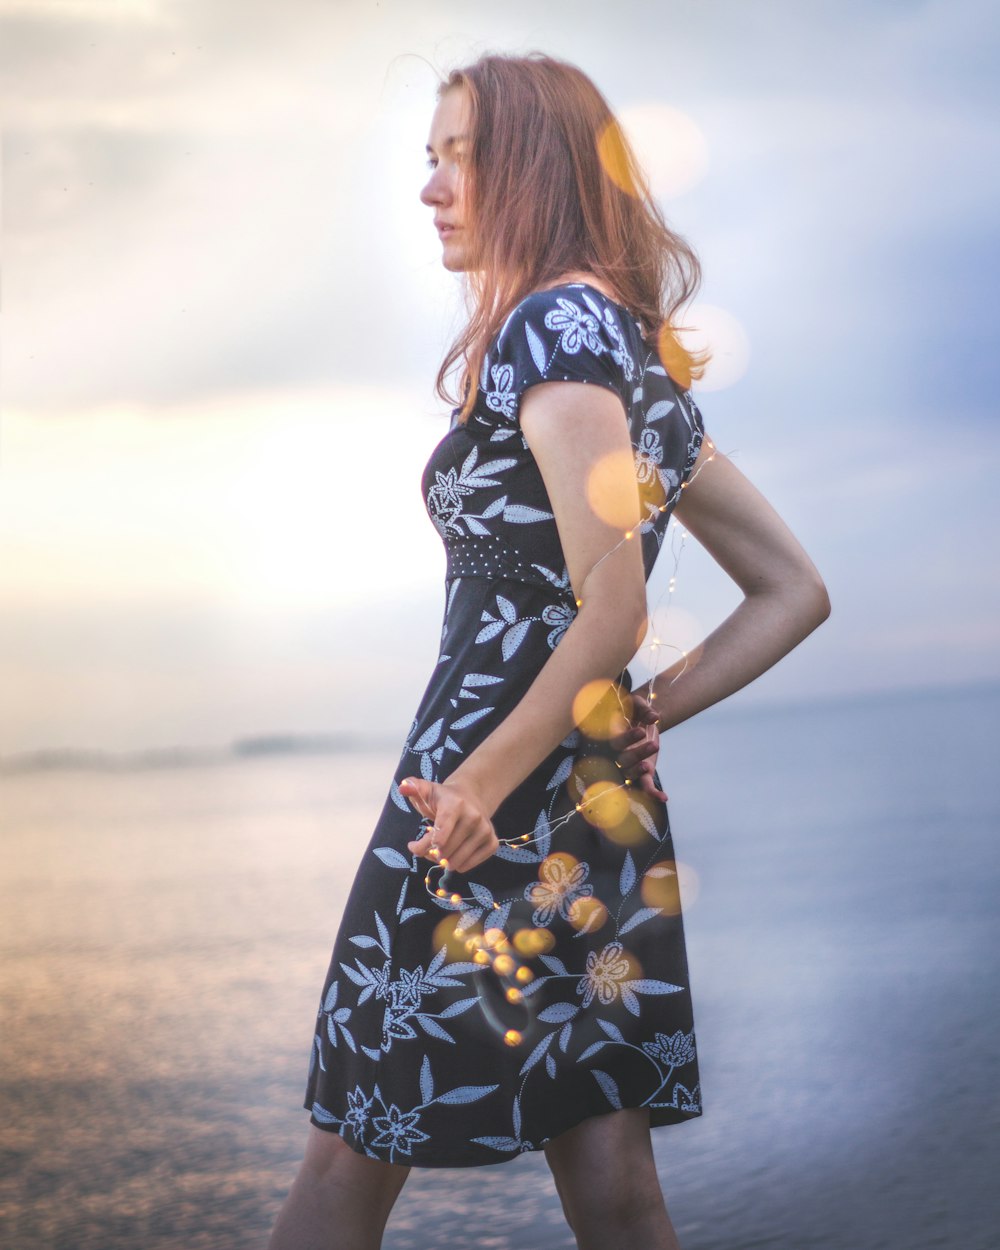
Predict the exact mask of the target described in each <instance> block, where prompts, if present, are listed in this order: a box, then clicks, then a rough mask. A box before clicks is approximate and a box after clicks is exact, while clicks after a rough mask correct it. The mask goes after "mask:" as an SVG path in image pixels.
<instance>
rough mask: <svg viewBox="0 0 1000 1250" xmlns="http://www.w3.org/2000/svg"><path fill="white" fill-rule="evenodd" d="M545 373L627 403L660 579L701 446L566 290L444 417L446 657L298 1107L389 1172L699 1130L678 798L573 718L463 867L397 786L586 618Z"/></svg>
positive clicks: (432, 772)
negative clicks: (634, 781)
mask: <svg viewBox="0 0 1000 1250" xmlns="http://www.w3.org/2000/svg"><path fill="white" fill-rule="evenodd" d="M556 380H564V381H575V382H585V383H590V384H596V385H598V386H603V387H607V388H608V389H610V390H612V391H614V392H615V393H616V394H617V395H618V396H620V398H621V400H622V404H623V409H624V412H625V413H627V416H628V424H629V428H630V431H631V437H632V445H633V449H634V453H635V472H636V479H637V483H638V486H639V496H640V500H641V502H642V505H643V510H644V514H645V520H644V521H643V523H642V526H641V531H640V533H641V543H642V553H643V560H644V564H645V571H646V576H647V578H648V577H649V573H650V571H651V569H652V567H653V563H654V561H655V560H656V556H657V553H658V551H659V549H660V546H661V544H662V541H663V538H664V534H665V532H666V528H667V524H668V521H669V519H670V514H671V512H672V510H673V507H674V504H675V503H676V501H677V499H678V497H679V495H680V491H681V486H682V484H683V483H684V482H686V481H687V479H688V477H689V476H690V473H691V470H692V467H693V465H694V462H695V459H696V457H697V455H698V450H699V447H700V445H701V441H702V437H703V434H704V427H703V424H702V418H701V415H700V413H699V411H698V409H697V407H696V405H695V403H694V401H693V399H692V397H691V395H690V392H687V391H681V390H679V389H678V388H677V387H676V386H675V384H674V383H673V381H672V380H671V378H670V377H669V375H668V374H667V372H666V370H665V369H664V367H663V365H662V363H661V361H660V359H659V357H658V356H657V354H656V352H655V351H653V350H652V349H651V348H650V347H649V346H648V345H647V344H646V343H645V342H644V341H643V338H642V334H641V327H640V325H639V322H638V321H637V320H636V319H635V317H634V316H633V315H632V314H631V312H630V311H629V310H628V309H627V308H625V307H624V306H622V305H620V304H617V303H615V302H614V301H613V300H611V299H610V298H609V297H608V296H606V295H605V294H604V293H603V292H601V291H599V290H598V289H597V288H596V287H593V286H590V285H589V284H586V283H567V284H564V285H562V286H557V287H552V288H549V289H548V290H544V291H535V292H533V293H532V294H530V295H529V296H527V297H526V298H525V299H524V300H522V302H521V303H520V304H519V305H518V306H517V307H516V308H515V309H514V310H513V312H512V313H511V314H510V316H509V317H508V318H507V321H506V322H505V324H504V325H503V327H502V328H501V330H500V332H499V334H498V336H497V338H496V340H495V342H494V344H493V346H492V348H491V350H490V351H489V352H488V353H487V356H486V359H485V361H484V364H483V369H482V373H481V376H480V379H479V386H478V389H477V396H476V403H475V408H474V410H473V411H472V413H471V414H470V417H469V419H468V421H467V423H465V424H461V423H459V422H458V421H457V419H456V418H457V410H456V412H455V413H453V414H452V426H451V429H450V430H449V432H448V433H447V434H446V435H445V436H444V437H443V438H442V439H441V441H440V442H439V443H438V444H437V446H436V447H435V448H434V450H433V452H432V453H431V456H430V459H429V460H428V462H427V465H426V467H425V469H424V472H423V477H422V486H423V494H424V499H425V503H426V507H427V511H428V514H429V516H430V519H431V521H432V522H433V524H434V525H435V527H436V528H437V530H438V532H439V533H440V535H441V537H442V539H443V541H444V545H445V549H446V553H447V573H446V578H445V603H444V620H443V626H442V631H441V644H440V654H439V656H438V659H437V663H436V665H435V667H434V669H433V670H432V672H431V676H430V680H429V682H428V684H427V688H426V690H425V692H424V694H423V696H422V698H421V701H420V704H419V706H418V707H417V711H416V714H415V716H414V718H413V723H412V725H411V727H410V731H409V733H408V734H407V737H406V740H405V743H404V745H403V750H402V754H401V756H400V760H399V764H398V766H397V768H396V772H395V774H394V776H393V779H392V782H391V784H390V786H389V791H388V794H387V796H386V799H385V803H384V806H383V809H382V812H381V815H380V817H379V819H378V822H377V824H376V826H375V830H374V833H373V834H372V836H371V839H370V841H369V843H368V846H367V848H366V849H365V852H364V854H363V856H362V858H361V862H360V865H359V867H358V870H357V875H356V877H355V879H354V883H353V886H352V888H351V891H350V895H349V897H348V900H347V903H346V905H345V909H344V913H343V918H342V921H341V925H340V929H339V932H338V934H337V938H336V942H335V945H334V948H333V955H332V958H331V961H330V967H329V971H328V973H327V976H326V980H325V983H324V985H323V990H322V993H321V995H320V1000H319V1010H318V1014H317V1018H316V1024H315V1033H314V1037H313V1039H312V1048H311V1054H310V1061H309V1072H308V1078H307V1085H306V1093H305V1099H304V1106H305V1107H306V1108H307V1109H308V1110H309V1112H310V1121H311V1122H312V1123H313V1124H315V1125H317V1126H318V1127H319V1128H321V1129H324V1130H327V1131H329V1132H333V1133H339V1134H340V1135H341V1137H343V1139H344V1140H345V1141H346V1142H347V1143H348V1144H349V1145H350V1146H351V1147H353V1149H354V1150H356V1151H357V1152H359V1153H361V1154H364V1155H367V1156H369V1157H371V1158H374V1159H382V1160H385V1161H388V1162H391V1163H403V1164H409V1165H412V1166H416V1167H474V1166H477V1165H480V1164H489V1163H497V1162H501V1161H503V1160H506V1159H511V1158H514V1157H515V1156H516V1155H518V1154H520V1153H521V1152H522V1151H525V1150H539V1149H541V1147H543V1146H544V1145H545V1143H546V1142H548V1141H549V1140H550V1139H551V1138H553V1137H555V1136H557V1135H558V1134H559V1133H562V1132H564V1131H566V1130H567V1129H569V1128H572V1127H573V1126H574V1125H576V1124H578V1123H579V1122H580V1121H582V1120H584V1119H586V1118H588V1117H590V1116H596V1115H604V1114H607V1113H610V1112H612V1111H615V1110H618V1109H620V1108H624V1107H646V1108H648V1110H649V1121H650V1125H651V1126H652V1127H655V1126H658V1125H664V1124H674V1123H678V1122H680V1121H683V1120H687V1119H691V1118H693V1117H696V1116H698V1115H700V1114H701V1105H700V1087H699V1081H698V1066H697V1059H696V1057H695V1040H694V1030H693V1019H692V1009H691V994H690V987H689V983H688V970H687V958H686V953H685V946H684V932H683V925H682V919H681V913H680V901H679V895H678V889H677V875H676V869H675V864H674V851H673V844H672V838H671V832H670V825H669V821H668V816H667V807H666V804H665V803H664V802H662V801H661V800H658V799H654V798H653V796H651V795H649V794H648V793H647V792H644V791H640V790H639V789H637V788H636V787H629V786H625V785H624V784H623V775H622V774H621V772H620V771H619V770H618V769H617V765H616V763H615V760H616V755H617V753H616V752H615V751H614V750H613V749H612V748H611V746H610V743H609V741H608V739H607V737H606V736H604V737H602V736H601V735H600V733H599V731H598V729H597V728H596V727H593V728H592V727H590V725H589V722H588V721H586V720H584V721H583V722H582V723H581V724H580V725H579V726H578V727H577V728H575V729H574V730H573V731H572V732H571V733H570V735H569V736H568V737H567V738H566V739H565V740H564V741H563V742H561V743H560V744H559V746H557V747H556V748H555V750H553V751H552V753H551V754H550V755H548V756H547V757H546V758H545V759H544V760H542V761H541V763H539V764H538V766H537V767H536V768H535V769H534V771H533V772H532V773H531V774H530V775H529V776H528V777H527V778H526V779H525V780H524V781H523V782H522V783H521V784H520V785H519V786H517V788H516V789H515V790H514V791H512V792H511V793H510V794H509V795H508V796H507V798H506V799H505V800H504V801H503V802H502V803H501V804H500V806H499V807H498V808H497V810H496V812H495V813H494V815H493V824H494V828H495V830H496V833H497V836H498V837H499V838H500V839H502V840H505V841H502V843H501V846H500V848H499V850H498V851H497V852H496V853H495V854H494V855H493V856H492V857H491V858H490V859H488V860H486V861H485V862H484V863H482V864H480V865H478V866H477V867H475V868H473V869H470V870H469V871H468V873H465V874H463V873H459V872H456V871H455V870H453V869H448V870H445V869H443V868H442V867H441V866H440V865H432V863H431V861H429V860H428V859H426V858H423V857H418V856H415V855H413V854H412V852H410V851H408V849H407V846H406V843H407V842H408V841H409V840H411V839H414V838H417V837H419V836H420V834H421V832H422V824H423V821H422V818H421V817H420V815H419V814H418V813H417V812H416V810H415V809H414V807H413V806H412V805H411V803H410V802H409V801H408V800H407V799H406V798H405V797H404V796H403V794H402V793H401V792H400V790H399V782H400V781H401V780H402V779H403V778H404V777H406V776H421V777H425V778H428V779H430V780H434V781H443V780H444V779H445V778H446V777H447V776H448V775H449V773H451V772H452V771H453V770H454V769H455V768H456V767H457V766H458V764H459V763H460V762H461V761H462V760H463V759H465V758H466V757H467V756H468V755H469V754H470V753H471V752H472V751H473V750H474V749H475V748H476V746H477V745H478V744H479V743H480V742H482V740H483V739H484V738H486V737H487V736H488V735H489V734H490V733H491V732H492V730H493V729H494V728H495V727H496V726H497V724H498V723H499V722H500V721H502V720H503V719H504V718H505V717H506V716H507V715H508V714H509V713H510V712H511V711H512V709H513V708H514V707H515V706H516V705H517V703H518V702H519V701H520V699H521V698H522V697H523V695H524V693H525V692H526V690H527V689H528V687H529V686H530V685H531V683H532V681H533V680H534V678H535V677H536V676H537V674H538V672H539V671H540V670H541V668H542V667H543V665H544V664H545V662H546V660H547V659H548V658H549V656H550V655H551V654H552V652H553V650H554V649H555V647H557V646H558V645H559V642H560V640H561V639H562V637H563V635H564V634H565V632H566V629H567V628H568V626H569V625H570V623H571V622H572V620H573V618H574V616H575V615H576V612H577V607H576V601H575V598H574V595H573V591H572V588H571V586H570V582H569V575H568V571H567V567H566V561H565V558H564V555H563V553H562V548H561V546H560V541H559V535H558V531H557V528H556V523H555V519H554V516H553V513H552V510H551V508H550V506H549V503H550V501H549V498H548V495H547V493H546V490H545V487H544V484H543V480H542V477H541V474H540V472H539V469H538V465H537V463H536V461H535V459H534V457H533V455H532V453H531V451H530V449H529V448H528V444H527V442H526V440H525V438H524V436H523V434H522V432H521V428H520V425H519V406H520V399H521V396H522V395H523V393H524V391H525V390H526V389H527V388H528V387H529V386H532V385H534V384H536V383H539V382H550V381H556ZM630 688H631V682H630V677H629V673H628V670H625V671H624V672H623V673H622V674H621V675H620V677H619V679H618V689H619V690H620V691H621V692H622V698H623V699H624V698H625V697H627V691H628V690H629V689H630ZM595 726H596V723H595ZM656 784H657V786H659V778H657V782H656Z"/></svg>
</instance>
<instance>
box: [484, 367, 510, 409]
mask: <svg viewBox="0 0 1000 1250" xmlns="http://www.w3.org/2000/svg"><path fill="white" fill-rule="evenodd" d="M490 376H491V377H492V379H493V390H492V391H487V392H486V406H487V408H489V409H490V410H491V411H492V412H498V413H500V415H501V416H504V417H513V415H514V401H515V400H516V398H517V396H516V395H515V393H514V369H513V366H512V365H493V367H492V368H491V369H490Z"/></svg>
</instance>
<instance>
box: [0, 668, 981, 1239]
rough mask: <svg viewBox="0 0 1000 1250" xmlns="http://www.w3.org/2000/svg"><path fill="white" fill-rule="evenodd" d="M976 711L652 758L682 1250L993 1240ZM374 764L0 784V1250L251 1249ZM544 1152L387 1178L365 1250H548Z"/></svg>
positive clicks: (889, 708) (841, 718) (276, 1174)
mask: <svg viewBox="0 0 1000 1250" xmlns="http://www.w3.org/2000/svg"><path fill="white" fill-rule="evenodd" d="M998 731H1000V690H998V689H997V688H995V687H994V688H992V689H984V690H980V691H974V692H969V691H967V692H958V693H951V694H933V695H932V694H922V695H906V696H902V695H901V696H894V697H891V698H889V697H883V698H875V699H867V700H858V701H853V702H842V703H827V704H823V705H819V704H816V705H813V706H810V707H807V708H799V709H789V708H784V709H771V710H767V711H758V712H751V711H749V710H747V711H741V710H740V709H738V708H729V707H722V708H716V709H710V710H709V711H707V712H705V713H703V714H702V715H701V716H700V717H698V718H696V719H695V720H694V721H692V722H690V723H689V724H687V725H683V726H680V727H678V729H676V730H674V731H673V732H672V733H671V734H670V735H668V736H667V738H666V739H665V743H664V747H663V753H662V759H661V769H660V772H661V777H662V778H663V780H664V784H665V786H666V789H667V791H668V792H669V794H670V796H671V798H670V811H671V821H672V825H673V830H674V837H675V842H676V848H677V853H678V856H679V857H680V859H682V860H683V861H685V862H686V863H687V865H689V867H690V871H689V872H688V873H687V874H686V876H685V878H684V885H685V886H686V914H687V926H688V948H689V955H690V961H691V972H692V980H693V985H694V993H695V1010H696V1015H697V1028H698V1042H699V1048H700V1065H701V1071H702V1077H703V1092H704V1099H705V1115H704V1116H703V1117H702V1118H701V1119H700V1120H697V1121H693V1122H690V1123H687V1124H682V1125H676V1126H671V1127H665V1128H660V1129H657V1130H656V1131H655V1132H654V1135H653V1141H654V1144H655V1149H656V1157H657V1161H658V1164H659V1169H660V1176H661V1180H662V1182H663V1186H664V1190H665V1193H666V1195H667V1200H668V1205H669V1207H670V1210H671V1213H672V1215H673V1218H674V1222H675V1224H676V1226H677V1228H678V1231H679V1233H680V1235H681V1239H682V1243H683V1245H684V1247H685V1250H752V1248H753V1250H758V1248H761V1250H762V1248H764V1247H767V1248H769V1250H770V1248H773V1250H778V1248H779V1247H780V1248H781V1250H807V1248H811V1247H816V1248H817V1250H819V1248H822V1250H883V1248H885V1250H890V1248H891V1250H932V1248H936V1247H949V1248H951V1247H954V1248H955V1250H987V1248H990V1250H992V1248H994V1247H996V1246H997V1244H998V1236H1000V1235H998V1234H997V1232H996V1228H997V1227H1000V1221H998V1220H997V1211H996V1209H995V1205H994V1203H993V1198H992V1195H993V1192H994V1191H995V1189H996V1181H995V1176H996V1175H997V1174H998V1169H1000V1151H998V1145H997V1143H998V1140H1000V1099H998V1095H997V1090H998V1088H1000V1048H998V1046H997V1043H996V1040H995V1038H996V1031H997V1026H998V1023H1000V1020H998V1010H997V1005H996V1003H997V994H996V985H997V975H996V974H997V964H998V962H1000V960H998V956H997V951H998V949H1000V909H998V906H997V900H998V897H1000V893H998V885H1000V881H998V878H1000V867H998V855H997V851H996V846H997V836H998V832H1000V792H998V788H997V781H996V772H995V762H996V757H997V753H998V752H997V747H998V741H1000V732H998ZM395 762H396V756H395V754H394V753H393V752H389V753H387V754H382V755H363V756H353V755H352V756H341V757H338V756H314V757H310V758H303V757H299V758H295V757H284V758H269V759H248V760H243V761H239V762H233V763H228V764H215V765H211V766H208V765H206V766H205V767H201V768H199V767H191V768H179V769H171V770H168V769H163V770H152V769H151V770H146V771H135V772H127V773H117V774H115V773H99V772H85V771H63V772H53V773H48V774H38V773H36V774H22V775H17V776H7V777H2V778H0V803H2V808H0V810H2V813H3V826H2V832H0V948H2V968H3V972H2V984H0V1010H2V1017H0V1024H2V1038H3V1063H2V1073H0V1080H2V1086H3V1093H2V1096H3V1112H2V1117H0V1172H2V1176H3V1180H2V1181H0V1202H2V1217H0V1245H2V1246H3V1247H4V1250H8V1248H9V1250H42V1248H43V1247H45V1248H46V1250H48V1248H50V1247H51V1248H58V1250H137V1248H139V1250H168V1248H170V1250H174V1248H176V1250H180V1248H181V1247H183V1248H184V1250H202V1248H205V1250H252V1248H253V1247H255V1246H258V1247H263V1246H264V1244H265V1242H266V1237H267V1231H268V1229H269V1227H270V1224H271V1222H272V1220H273V1217H274V1214H275V1212H276V1210H277V1207H278V1204H279V1203H280V1201H281V1200H282V1198H283V1196H284V1194H285V1192H286V1191H287V1188H288V1186H289V1184H290V1182H291V1179H292V1176H293V1174H294V1171H295V1167H296V1164H297V1162H298V1158H299V1156H300V1152H301V1148H302V1143H303V1141H304V1138H305V1133H306V1123H307V1115H306V1112H305V1111H303V1110H301V1109H300V1101H301V1094H302V1089H303V1087H304V1081H305V1075H306V1069H307V1065H308V1058H309V1043H310V1039H311V1036H312V1027H313V1020H314V1017H315V1011H316V1004H317V998H318V994H319V990H320V988H321V984H322V978H323V974H324V972H325V971H326V965H327V961H328V958H329V954H330V947H331V945H332V942H333V937H334V934H335V931H336V926H337V922H338V919H339V916H340V909H341V907H342V905H343V902H344V899H345V898H346V895H347V890H348V888H349V885H350V881H351V877H352V875H353V872H354V869H355V866H356V864H357V862H358V860H359V858H360V856H361V853H362V851H363V849H364V846H365V844H366V842H367V840H368V837H369V836H370V833H371V829H372V825H373V823H374V820H375V819H376V817H377V815H378V812H379V810H380V808H381V805H382V801H383V799H384V797H385V787H386V786H387V784H388V781H389V778H390V776H391V773H392V770H393V767H394V765H395ZM573 1245H574V1243H573V1240H572V1238H571V1236H570V1234H569V1232H568V1230H567V1229H566V1227H565V1225H564V1223H563V1219H562V1214H561V1211H560V1209H559V1204H558V1200H557V1198H556V1194H555V1189H554V1186H553V1184H552V1181H551V1179H550V1176H549V1173H548V1169H547V1168H546V1166H545V1161H544V1158H543V1156H542V1155H541V1154H525V1155H521V1156H519V1157H518V1158H517V1159H516V1160H514V1161H512V1162H508V1163H501V1164H496V1165H493V1166H487V1167H480V1168H474V1169H467V1170H461V1169H450V1170H423V1171H421V1170H418V1169H414V1170H413V1171H412V1172H411V1173H410V1179H409V1180H408V1182H407V1184H406V1186H405V1188H404V1190H403V1193H402V1195H401V1197H400V1199H399V1201H398V1203H397V1205H396V1209H395V1211H394V1212H393V1215H392V1217H391V1219H390V1223H389V1228H388V1231H387V1235H386V1240H385V1246H386V1248H387V1250H404V1248H405V1250H411V1248H412V1250H416V1248H417V1247H428V1248H430V1247H434V1248H435V1250H451V1248H452V1247H454V1248H456V1250H457V1248H458V1247H473V1246H486V1247H500V1248H502V1247H512V1248H513V1247H519V1248H521V1250H549V1248H551V1250H556V1248H563V1247H567V1248H568V1247H572V1246H573Z"/></svg>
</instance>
